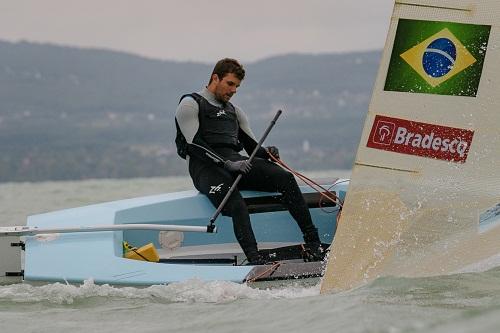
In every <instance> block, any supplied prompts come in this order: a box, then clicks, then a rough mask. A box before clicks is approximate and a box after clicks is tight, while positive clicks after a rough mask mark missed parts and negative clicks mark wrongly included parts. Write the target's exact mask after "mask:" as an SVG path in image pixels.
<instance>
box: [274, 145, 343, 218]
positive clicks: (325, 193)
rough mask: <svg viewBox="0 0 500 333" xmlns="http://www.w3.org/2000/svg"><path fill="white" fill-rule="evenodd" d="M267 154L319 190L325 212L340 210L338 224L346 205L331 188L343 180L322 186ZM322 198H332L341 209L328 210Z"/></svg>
mask: <svg viewBox="0 0 500 333" xmlns="http://www.w3.org/2000/svg"><path fill="white" fill-rule="evenodd" d="M267 154H268V155H269V156H270V157H271V159H272V160H273V161H274V162H275V163H277V164H278V165H280V166H281V167H282V168H283V169H285V170H287V171H289V172H291V173H292V174H293V175H295V176H297V178H299V179H300V180H302V181H303V182H304V183H306V184H307V185H308V186H309V187H311V188H312V189H313V190H315V191H317V192H318V193H319V194H320V195H321V197H320V199H319V202H318V206H319V207H320V208H321V210H323V211H324V212H326V213H334V212H337V211H338V214H337V224H338V222H339V220H340V214H341V213H342V208H343V207H344V202H343V201H342V199H340V198H339V197H338V196H337V195H336V194H335V193H333V192H330V189H331V188H332V187H333V186H335V185H337V184H340V183H342V182H335V183H333V184H332V185H331V186H330V187H329V188H328V189H325V188H324V187H323V186H321V185H320V184H318V183H316V182H315V181H314V180H312V179H310V178H308V177H306V176H304V175H303V174H301V173H300V172H298V171H296V170H294V169H292V168H291V167H289V166H288V165H286V163H285V162H283V161H282V160H280V159H279V158H276V157H274V156H273V155H271V153H269V152H267ZM322 198H325V199H327V200H330V201H331V202H333V203H335V204H337V205H338V206H339V209H338V210H335V211H326V210H325V209H324V208H323V207H322V205H321V199H322Z"/></svg>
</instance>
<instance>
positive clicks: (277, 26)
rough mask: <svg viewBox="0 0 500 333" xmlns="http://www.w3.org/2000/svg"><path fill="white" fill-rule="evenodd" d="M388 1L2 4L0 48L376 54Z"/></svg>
mask: <svg viewBox="0 0 500 333" xmlns="http://www.w3.org/2000/svg"><path fill="white" fill-rule="evenodd" d="M393 3H394V0H288V1H287V0H281V1H278V0H247V1H238V0H232V1H229V0H211V1H210V0H142V1H141V0H135V1H132V0H0V40H7V41H20V40H26V41H36V42H49V43H55V44H60V45H70V46H81V47H94V48H106V49H113V50H119V51H126V52H130V53H134V54H139V55H143V56H147V57H150V58H158V59H168V60H180V61H189V60H193V61H201V62H213V61H214V60H217V59H219V58H221V57H226V56H229V57H235V58H238V59H241V60H242V61H245V62H249V61H254V60H258V59H262V58H265V57H268V56H272V55H277V54H284V53H291V52H293V53H297V52H299V53H325V52H328V53H330V52H345V51H352V50H373V49H382V48H383V46H384V42H385V38H386V35H387V30H388V27H389V22H390V16H391V14H392V7H393Z"/></svg>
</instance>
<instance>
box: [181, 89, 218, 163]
mask: <svg viewBox="0 0 500 333" xmlns="http://www.w3.org/2000/svg"><path fill="white" fill-rule="evenodd" d="M198 112H199V107H198V103H196V101H195V100H194V99H193V98H191V97H185V98H183V99H182V101H181V102H180V103H179V106H178V107H177V110H176V112H175V120H176V121H177V124H178V125H179V129H180V130H181V132H182V134H183V135H184V138H185V139H186V142H187V143H188V155H190V156H195V157H197V158H198V159H200V160H202V161H204V162H207V163H215V164H218V165H220V166H222V165H223V164H224V162H225V159H223V158H222V157H221V156H219V155H218V154H217V153H216V152H215V151H213V150H212V149H211V148H210V146H209V145H208V144H207V143H206V142H205V141H204V140H203V139H202V138H201V137H200V135H199V133H198V129H199V128H200V122H199V119H198Z"/></svg>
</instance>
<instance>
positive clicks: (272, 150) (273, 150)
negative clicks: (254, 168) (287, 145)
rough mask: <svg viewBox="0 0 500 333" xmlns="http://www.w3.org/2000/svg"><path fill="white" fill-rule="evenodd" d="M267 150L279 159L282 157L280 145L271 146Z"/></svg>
mask: <svg viewBox="0 0 500 333" xmlns="http://www.w3.org/2000/svg"><path fill="white" fill-rule="evenodd" d="M266 149H267V152H268V153H269V154H271V155H272V156H273V157H275V158H277V159H279V158H280V151H279V150H278V147H275V146H269V147H267V148H266Z"/></svg>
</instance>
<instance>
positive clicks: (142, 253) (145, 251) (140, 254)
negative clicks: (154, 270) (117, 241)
mask: <svg viewBox="0 0 500 333" xmlns="http://www.w3.org/2000/svg"><path fill="white" fill-rule="evenodd" d="M124 247H125V248H126V249H127V251H126V252H125V254H124V257H125V258H127V259H134V260H143V261H153V262H158V261H160V256H159V255H158V252H157V251H156V248H155V247H154V245H153V243H149V244H146V245H144V246H141V247H140V248H136V247H131V246H129V245H128V244H127V245H125V244H124Z"/></svg>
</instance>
